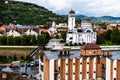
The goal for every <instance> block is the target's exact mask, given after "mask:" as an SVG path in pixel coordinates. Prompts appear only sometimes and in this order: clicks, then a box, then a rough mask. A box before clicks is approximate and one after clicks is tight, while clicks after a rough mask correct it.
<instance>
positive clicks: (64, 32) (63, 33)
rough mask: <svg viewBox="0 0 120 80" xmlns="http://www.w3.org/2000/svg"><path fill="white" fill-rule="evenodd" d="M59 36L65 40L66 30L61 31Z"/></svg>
mask: <svg viewBox="0 0 120 80" xmlns="http://www.w3.org/2000/svg"><path fill="white" fill-rule="evenodd" d="M61 37H62V38H63V39H64V41H66V31H62V32H61Z"/></svg>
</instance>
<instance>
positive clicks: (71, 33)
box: [66, 10, 97, 44]
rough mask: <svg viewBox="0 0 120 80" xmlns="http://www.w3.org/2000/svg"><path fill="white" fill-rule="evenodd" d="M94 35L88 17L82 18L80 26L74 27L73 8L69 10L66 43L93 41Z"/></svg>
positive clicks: (94, 32)
mask: <svg viewBox="0 0 120 80" xmlns="http://www.w3.org/2000/svg"><path fill="white" fill-rule="evenodd" d="M96 36H97V35H96V31H95V30H94V29H93V27H92V24H91V21H90V19H88V18H85V19H83V20H82V21H81V27H76V26H75V12H74V11H73V10H71V11H70V12H69V15H68V30H67V37H66V43H72V44H74V43H77V44H78V43H81V44H83V43H95V42H96V39H97V37H96Z"/></svg>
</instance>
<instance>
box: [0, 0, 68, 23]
mask: <svg viewBox="0 0 120 80" xmlns="http://www.w3.org/2000/svg"><path fill="white" fill-rule="evenodd" d="M0 3H1V4H2V5H0V22H2V23H4V24H9V23H14V24H22V25H47V24H48V25H49V24H51V22H52V21H56V22H57V23H58V22H66V20H67V18H66V17H63V16H60V15H57V14H55V13H53V12H52V11H49V10H48V9H46V8H44V7H41V6H38V5H36V4H32V3H26V2H18V1H9V3H7V4H5V3H3V2H2V1H1V0H0Z"/></svg>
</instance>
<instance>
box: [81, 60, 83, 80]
mask: <svg viewBox="0 0 120 80" xmlns="http://www.w3.org/2000/svg"><path fill="white" fill-rule="evenodd" d="M82 60H83V58H80V63H82ZM82 65H83V63H82V64H80V72H82ZM82 74H83V72H82ZM82 74H80V80H82Z"/></svg>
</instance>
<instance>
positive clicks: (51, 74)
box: [37, 43, 120, 80]
mask: <svg viewBox="0 0 120 80" xmlns="http://www.w3.org/2000/svg"><path fill="white" fill-rule="evenodd" d="M38 56H39V64H40V65H39V77H38V78H39V79H40V80H120V76H119V74H120V67H119V66H120V58H119V57H120V55H119V54H112V52H111V51H102V50H101V48H100V47H99V46H98V45H97V44H95V43H87V44H85V45H84V46H82V47H81V49H80V50H79V51H72V50H70V48H63V47H62V46H61V47H60V46H59V47H56V48H54V51H40V52H39V55H37V57H38Z"/></svg>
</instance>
